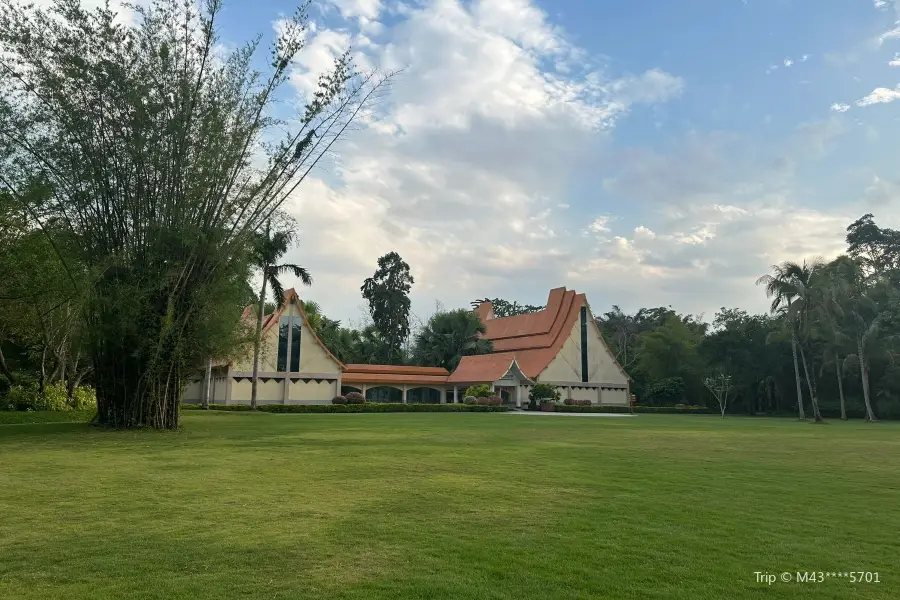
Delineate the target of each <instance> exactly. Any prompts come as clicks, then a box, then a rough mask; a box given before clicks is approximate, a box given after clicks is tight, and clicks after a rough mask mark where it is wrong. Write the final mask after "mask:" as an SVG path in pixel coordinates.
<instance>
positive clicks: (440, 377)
mask: <svg viewBox="0 0 900 600" xmlns="http://www.w3.org/2000/svg"><path fill="white" fill-rule="evenodd" d="M345 366H346V371H345V372H344V375H343V377H342V381H343V382H344V383H394V384H398V383H406V384H416V385H425V384H436V385H444V384H446V383H447V377H449V376H450V372H449V371H447V369H443V368H441V367H410V366H407V365H364V364H349V365H345Z"/></svg>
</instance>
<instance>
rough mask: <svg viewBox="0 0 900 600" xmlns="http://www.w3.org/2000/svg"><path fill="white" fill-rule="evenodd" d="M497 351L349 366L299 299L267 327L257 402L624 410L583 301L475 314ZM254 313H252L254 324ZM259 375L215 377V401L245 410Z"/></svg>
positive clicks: (617, 379) (621, 389)
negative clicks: (540, 389)
mask: <svg viewBox="0 0 900 600" xmlns="http://www.w3.org/2000/svg"><path fill="white" fill-rule="evenodd" d="M475 312H476V313H478V315H479V316H480V317H481V319H482V321H483V322H484V324H485V327H486V329H487V333H486V334H485V337H486V338H488V339H490V340H491V341H492V342H493V344H494V352H493V353H492V354H485V355H479V356H465V357H463V359H462V361H460V363H459V366H458V367H457V368H456V369H455V370H454V371H453V372H452V373H450V372H448V371H447V370H446V369H442V368H435V367H408V366H394V365H354V364H346V365H345V364H343V363H341V362H340V361H339V360H338V359H337V358H335V357H334V356H333V355H332V354H331V352H329V351H328V349H327V348H326V347H325V345H324V344H322V342H321V341H320V340H319V338H318V337H317V336H316V334H315V332H314V331H313V330H312V329H311V328H310V326H309V321H308V320H307V318H306V315H305V314H304V313H303V308H302V306H301V304H300V300H299V298H298V297H297V293H296V291H295V290H293V289H291V290H288V291H287V292H286V293H285V301H284V304H283V305H282V306H281V307H280V308H279V309H278V310H277V311H275V312H274V313H273V314H271V315H269V316H268V317H266V318H265V322H264V325H263V336H262V340H263V343H262V350H261V355H260V366H259V381H258V390H257V401H258V402H259V403H260V404H282V403H284V404H324V403H330V402H331V399H332V398H333V397H334V396H336V395H338V394H342V393H347V392H349V391H359V392H361V393H362V394H364V395H365V396H366V398H367V399H369V401H396V402H434V403H438V402H440V403H444V402H462V401H463V393H464V392H465V389H466V388H467V387H468V386H470V385H474V384H481V383H486V384H489V385H491V386H492V387H493V389H494V390H495V391H496V392H497V394H499V395H501V396H502V397H503V398H504V401H505V402H508V403H510V404H514V405H516V406H521V405H523V404H525V403H527V401H528V392H529V390H530V389H531V387H532V386H533V385H534V384H535V383H549V384H552V385H554V386H556V387H557V388H558V389H559V390H560V393H561V395H562V397H563V398H572V399H577V400H590V401H591V403H593V404H608V405H619V406H626V405H627V404H628V398H629V377H628V375H627V374H626V373H625V371H624V370H623V369H622V367H621V366H620V365H619V363H618V362H617V361H616V359H615V357H614V356H613V354H612V352H610V350H609V347H607V345H606V343H605V342H604V340H603V336H602V335H601V333H600V329H599V327H598V326H597V323H596V321H595V320H594V317H593V314H592V313H591V309H590V306H589V305H588V302H587V299H586V298H585V296H584V294H577V293H575V291H574V290H567V289H566V288H564V287H562V288H556V289H553V290H550V295H549V297H548V299H547V305H546V307H545V308H544V310H542V311H540V312H536V313H530V314H525V315H517V316H514V317H506V318H502V319H501V318H496V317H495V316H494V312H493V307H492V306H491V304H490V302H485V303H483V304H481V305H480V306H478V307H477V308H476V309H475ZM254 314H255V313H254V310H253V307H252V306H251V307H247V309H245V310H244V315H243V317H242V318H243V319H245V320H246V321H247V322H248V323H250V322H251V321H252V320H253V318H254ZM252 371H253V354H252V349H251V350H250V352H249V353H248V355H247V356H245V357H242V358H241V359H239V360H236V361H233V362H231V363H227V364H224V363H223V364H217V365H215V366H214V368H213V373H212V377H211V379H210V383H209V388H210V389H209V398H210V402H213V403H221V404H247V403H249V402H250V386H251V379H252ZM204 394H205V383H204V379H203V378H199V379H198V380H196V381H193V382H191V383H190V384H189V385H188V386H187V388H186V389H185V392H184V402H200V400H201V398H202V397H203V395H204Z"/></svg>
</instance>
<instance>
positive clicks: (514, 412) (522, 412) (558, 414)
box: [507, 410, 637, 417]
mask: <svg viewBox="0 0 900 600" xmlns="http://www.w3.org/2000/svg"><path fill="white" fill-rule="evenodd" d="M507 414H510V415H534V416H545V417H636V416H637V415H632V414H628V413H567V412H543V411H539V410H511V411H509V413H507Z"/></svg>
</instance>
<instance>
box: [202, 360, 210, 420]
mask: <svg viewBox="0 0 900 600" xmlns="http://www.w3.org/2000/svg"><path fill="white" fill-rule="evenodd" d="M211 384H212V359H211V358H210V359H209V360H208V361H207V362H206V377H205V379H204V385H203V400H202V401H201V402H202V404H201V406H203V408H205V409H207V408H209V393H210V391H211V389H210V388H211V387H212V385H211Z"/></svg>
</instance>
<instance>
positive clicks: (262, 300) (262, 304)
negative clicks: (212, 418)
mask: <svg viewBox="0 0 900 600" xmlns="http://www.w3.org/2000/svg"><path fill="white" fill-rule="evenodd" d="M267 272H268V268H264V269H263V284H262V290H261V291H260V292H259V306H258V307H257V310H256V312H257V315H256V335H255V336H254V338H253V378H252V380H251V383H250V410H256V398H257V395H256V394H257V391H256V388H257V384H258V381H259V347H260V345H261V344H262V340H261V339H260V338H261V337H262V326H263V312H264V311H265V310H266V274H267Z"/></svg>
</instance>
